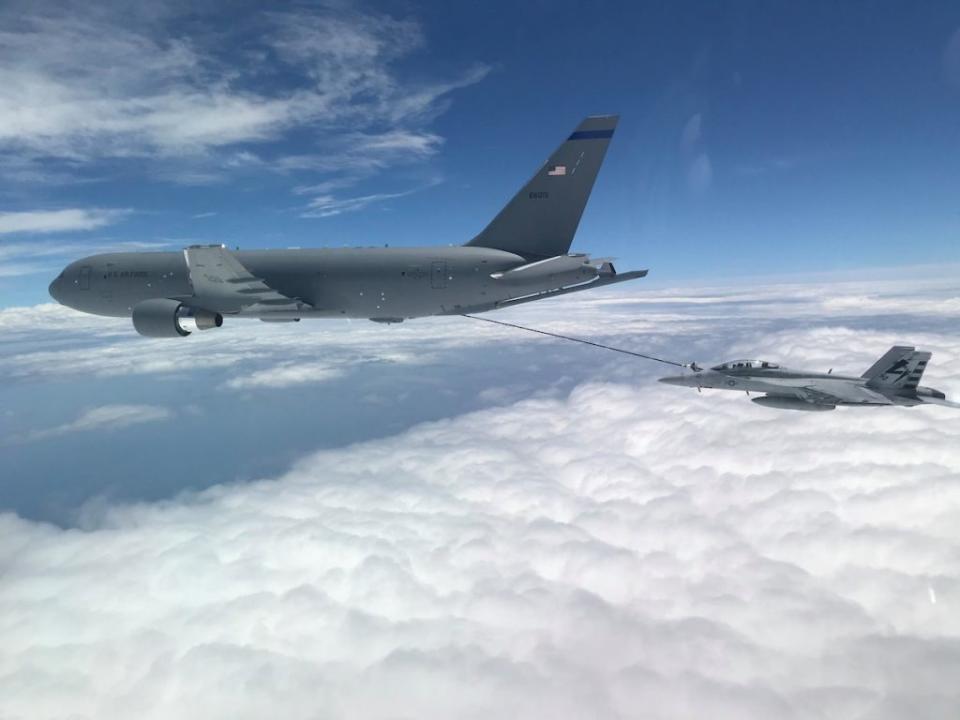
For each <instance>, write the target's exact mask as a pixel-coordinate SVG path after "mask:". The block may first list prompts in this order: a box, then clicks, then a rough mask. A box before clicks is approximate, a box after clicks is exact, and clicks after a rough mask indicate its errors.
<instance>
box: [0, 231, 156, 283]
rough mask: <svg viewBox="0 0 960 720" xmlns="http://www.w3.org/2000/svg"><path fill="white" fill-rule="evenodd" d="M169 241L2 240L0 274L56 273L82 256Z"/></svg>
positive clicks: (145, 247) (127, 250)
mask: <svg viewBox="0 0 960 720" xmlns="http://www.w3.org/2000/svg"><path fill="white" fill-rule="evenodd" d="M169 245H170V243H168V242H138V241H133V242H116V241H110V240H93V241H84V242H60V241H50V240H44V241H31V242H2V243H0V278H3V277H23V276H25V275H37V274H41V273H47V274H48V275H50V276H51V279H52V275H53V274H55V272H56V271H57V270H59V269H60V268H61V267H63V265H65V264H66V263H67V262H70V261H73V260H76V259H77V258H78V257H83V256H85V255H93V254H95V253H107V252H134V251H141V250H160V249H163V248H166V247H169Z"/></svg>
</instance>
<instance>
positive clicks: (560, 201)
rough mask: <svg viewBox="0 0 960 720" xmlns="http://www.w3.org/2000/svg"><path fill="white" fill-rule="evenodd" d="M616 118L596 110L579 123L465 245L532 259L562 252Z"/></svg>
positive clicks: (575, 225)
mask: <svg viewBox="0 0 960 720" xmlns="http://www.w3.org/2000/svg"><path fill="white" fill-rule="evenodd" d="M618 119H619V117H618V116H617V115H597V116H592V117H588V118H586V119H585V120H584V121H583V122H582V123H580V125H578V126H577V129H576V130H574V131H573V133H572V134H571V135H570V137H568V138H567V139H566V141H565V142H564V143H563V144H562V145H560V147H558V148H557V149H556V150H554V151H553V154H552V155H550V157H549V158H548V159H547V161H546V162H545V163H544V164H543V165H542V166H541V167H540V169H539V170H537V172H536V174H535V175H534V176H533V177H532V178H531V179H530V181H529V182H528V183H527V184H526V185H524V186H523V188H522V189H521V190H520V192H518V193H517V194H516V195H515V196H514V197H513V199H512V200H511V201H510V202H509V203H507V206H506V207H504V208H503V210H501V211H500V213H499V214H498V215H497V216H496V217H495V218H494V219H493V221H492V222H491V223H490V224H489V225H487V227H486V228H484V230H483V232H481V233H480V234H479V235H477V236H476V237H475V238H474V239H473V240H471V241H470V242H468V243H467V245H471V246H479V247H486V248H493V249H496V250H505V251H507V252H512V253H516V254H517V255H520V256H522V257H524V258H526V259H527V260H531V261H534V260H541V259H544V258H550V257H556V256H557V255H563V254H565V253H567V252H568V251H569V250H570V245H571V244H572V243H573V236H574V235H575V234H576V232H577V226H578V225H579V224H580V216H581V215H583V209H584V208H585V207H586V205H587V199H588V198H589V197H590V191H591V190H592V189H593V183H594V181H595V180H596V179H597V173H598V172H599V171H600V165H601V164H602V163H603V158H604V155H606V153H607V146H608V145H609V144H610V138H612V137H613V131H614V129H615V128H616V126H617V120H618Z"/></svg>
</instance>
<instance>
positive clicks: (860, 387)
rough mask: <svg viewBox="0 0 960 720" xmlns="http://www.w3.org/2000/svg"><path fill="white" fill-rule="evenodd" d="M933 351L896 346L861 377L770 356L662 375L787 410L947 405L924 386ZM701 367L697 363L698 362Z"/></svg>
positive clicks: (677, 382)
mask: <svg viewBox="0 0 960 720" xmlns="http://www.w3.org/2000/svg"><path fill="white" fill-rule="evenodd" d="M929 361H930V353H928V352H917V350H916V348H913V347H908V346H903V345H897V346H895V347H892V348H890V350H888V351H887V352H886V354H884V355H883V357H881V358H880V359H879V360H877V361H876V362H875V363H874V364H873V365H871V366H870V368H869V369H868V370H867V371H866V372H865V373H863V375H861V376H860V377H853V376H846V375H834V374H833V371H832V370H831V371H830V372H826V373H818V372H809V371H807V370H790V369H789V368H785V367H782V366H780V365H778V364H777V363H773V362H767V361H765V360H735V361H734V362H726V363H723V364H722V365H717V366H716V367H713V368H711V369H710V370H702V369H699V368H696V370H695V372H693V373H690V374H687V375H676V376H673V377H665V378H660V382H662V383H667V384H669V385H682V386H685V387H695V388H697V389H700V388H717V389H720V390H742V391H745V392H746V393H747V394H748V395H749V394H750V393H751V392H757V393H765V394H764V395H761V396H760V397H755V398H751V399H752V400H753V402H755V403H757V404H758V405H763V406H764V407H772V408H780V409H782V410H813V411H824V410H833V409H834V408H835V407H836V406H837V405H905V406H908V407H910V406H913V405H925V404H928V403H932V404H935V405H946V406H949V407H960V403H955V402H950V401H948V400H947V399H946V396H945V395H944V394H943V393H942V392H940V391H939V390H934V389H933V388H929V387H923V386H922V385H920V377H921V376H922V375H923V371H924V369H926V367H927V363H928V362H929ZM694 367H695V366H694Z"/></svg>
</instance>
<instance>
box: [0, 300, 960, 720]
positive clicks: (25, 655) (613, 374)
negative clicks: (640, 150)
mask: <svg viewBox="0 0 960 720" xmlns="http://www.w3.org/2000/svg"><path fill="white" fill-rule="evenodd" d="M818 292H819V294H818ZM857 292H858V293H859V292H860V291H859V290H857ZM807 293H809V294H807ZM852 293H853V291H850V292H847V293H846V294H845V295H844V297H850V296H852ZM938 293H939V294H938ZM955 294H956V293H955V292H953V293H952V294H951V292H950V291H949V290H947V291H944V290H942V289H941V290H939V291H937V292H930V293H927V294H926V295H923V297H927V298H931V297H934V298H940V299H944V298H946V299H949V298H950V297H955ZM879 295H880V294H878V293H870V292H865V293H862V294H859V295H857V296H858V297H860V298H861V300H860V301H858V302H857V303H855V304H856V307H857V312H856V313H852V315H851V316H850V317H852V316H854V315H855V316H857V317H860V318H861V320H860V321H858V322H856V323H855V322H852V321H849V318H848V320H844V321H841V320H839V319H837V318H836V317H834V318H827V319H826V320H824V319H822V318H821V319H820V320H817V321H812V320H810V317H811V316H812V315H813V313H812V312H811V307H812V305H813V304H815V303H821V302H826V301H827V300H828V298H826V297H825V293H824V291H823V289H822V288H821V289H819V291H811V290H809V289H805V290H801V289H796V288H794V289H790V290H783V289H781V290H780V292H779V294H778V293H777V292H776V291H775V290H773V289H770V290H767V291H764V293H760V294H759V295H756V294H755V295H754V296H752V297H751V298H744V297H739V298H738V299H736V300H734V301H733V303H734V304H736V305H738V307H740V308H741V311H740V313H739V314H738V315H732V314H730V313H728V312H720V311H718V310H717V304H716V303H713V304H711V303H701V302H699V301H697V300H696V297H694V296H690V297H688V298H681V297H679V296H677V295H676V294H675V293H674V294H665V295H664V296H663V297H661V298H660V302H661V303H663V305H661V306H658V307H655V308H652V311H653V312H652V313H651V312H646V311H643V310H641V311H640V312H638V313H636V315H635V316H634V319H633V322H634V323H635V324H634V325H632V326H630V328H629V329H630V332H628V333H626V334H625V336H624V337H622V338H621V342H622V343H625V344H627V345H631V344H634V343H637V342H643V343H646V344H647V345H650V344H653V345H655V346H660V347H662V348H664V349H665V350H666V351H668V352H670V353H672V354H675V355H681V354H682V353H685V352H686V351H691V352H693V351H697V352H698V355H699V351H703V352H707V351H709V352H710V354H711V355H712V356H714V357H711V358H710V359H718V360H720V359H724V358H726V357H727V355H730V356H734V355H758V354H759V355H765V356H770V357H771V358H775V359H781V360H788V359H789V360H790V362H791V364H794V365H799V366H801V367H802V366H804V365H810V366H812V367H816V368H819V367H822V366H824V365H826V364H828V363H829V364H835V365H836V366H837V368H838V369H843V370H851V371H853V370H857V369H860V368H862V367H866V365H867V364H869V362H870V361H872V360H873V359H874V358H875V357H876V356H877V355H878V354H879V353H880V352H882V351H883V350H884V349H886V347H887V346H889V344H892V343H893V342H896V341H898V340H910V341H914V342H916V343H918V344H922V345H924V346H925V347H929V348H930V349H932V350H934V353H935V354H934V359H933V363H932V364H931V367H930V370H929V371H928V375H927V376H925V378H924V380H925V382H929V384H931V385H934V386H937V387H941V388H942V389H944V390H947V391H951V390H952V391H954V392H956V391H957V390H958V389H960V337H958V336H957V334H956V331H955V329H954V323H955V317H951V316H950V315H949V312H943V313H940V314H939V315H937V314H936V313H937V308H938V307H942V305H938V304H937V303H936V302H930V303H928V305H926V306H924V305H923V304H922V303H919V304H918V307H921V308H925V309H921V310H920V311H918V314H917V315H914V316H912V317H910V318H909V320H910V323H911V324H912V326H913V327H914V328H915V330H914V332H913V333H912V334H903V333H902V332H901V331H900V330H899V329H896V330H891V329H889V328H890V326H896V321H895V320H894V319H892V318H891V316H888V315H884V316H883V318H882V321H881V320H880V319H878V317H877V316H876V315H872V314H870V312H869V310H868V307H869V305H870V304H871V303H873V302H877V303H880V304H881V305H883V304H889V297H890V296H891V293H889V292H887V293H884V294H882V295H883V297H880V296H879ZM914 295H915V296H918V297H919V295H918V294H917V293H916V292H915V293H914ZM729 296H730V294H728V295H727V297H729ZM836 297H837V293H834V295H833V298H834V301H835V299H836ZM804 298H808V299H806V300H805V299H804ZM810 298H815V300H814V299H810ZM650 299H651V297H650V296H649V295H647V296H638V297H636V298H634V300H635V303H634V304H633V305H631V303H630V302H625V299H624V298H612V299H610V301H609V302H608V301H607V300H598V301H595V302H593V303H582V302H579V303H570V304H568V305H567V306H565V312H564V313H562V314H561V313H558V314H557V315H556V316H555V317H564V318H565V319H564V320H563V321H562V322H553V323H551V328H552V329H556V330H561V331H563V330H578V331H580V332H584V331H585V330H587V329H588V328H590V327H593V328H594V333H595V334H597V333H599V332H600V330H602V329H604V328H608V326H607V325H606V323H608V322H612V321H611V320H610V318H611V316H613V318H615V319H616V320H617V321H620V322H624V321H626V320H627V317H628V315H629V312H628V311H627V310H625V309H624V308H629V307H635V306H637V305H643V304H644V303H646V302H648V301H649V300H650ZM724 302H727V301H726V300H725V301H724ZM847 302H848V303H849V302H850V301H847ZM947 307H949V306H947ZM567 311H568V312H567ZM538 312H546V311H545V310H540V311H538ZM881 312H884V311H881ZM924 312H927V313H928V314H929V316H928V317H927V319H926V320H923V319H922V318H920V315H922V314H923V313H924ZM671 313H675V314H676V315H677V321H676V322H675V323H671V324H670V325H666V324H661V327H660V332H659V333H656V332H654V331H653V330H652V329H651V328H650V327H649V323H651V314H653V315H655V316H657V317H661V316H663V315H668V314H671ZM39 315H40V314H39V313H38V316H39ZM723 315H727V319H726V320H724V319H723ZM745 318H749V320H748V321H745ZM516 319H518V320H520V319H521V318H516ZM432 327H434V331H436V332H437V333H438V334H437V336H436V337H434V338H433V339H434V340H435V342H434V343H433V346H434V347H435V348H438V352H439V349H443V351H444V352H446V353H453V354H455V353H457V352H459V353H460V354H461V355H463V356H464V357H466V356H468V355H470V354H472V353H475V352H476V344H477V343H483V342H490V339H491V338H498V339H500V340H501V341H502V340H503V338H505V337H508V335H507V334H501V331H500V330H499V329H498V330H492V331H491V333H490V334H484V333H483V332H478V334H477V335H476V336H475V337H474V338H473V339H472V340H470V341H465V340H463V339H462V338H461V339H460V340H456V338H455V337H454V335H455V333H454V332H453V331H452V330H450V339H449V342H450V345H449V346H446V345H445V341H444V340H443V338H444V336H445V334H446V333H447V332H448V330H449V328H448V326H447V325H437V326H432ZM708 327H709V328H710V329H709V330H707V328H708ZM437 328H440V329H439V330H437ZM691 328H699V330H696V329H694V330H691ZM258 329H259V328H258ZM357 330H358V331H359V332H360V333H361V335H363V334H365V333H366V332H367V330H366V327H365V326H364V327H362V328H358V329H357ZM688 331H689V332H690V335H686V334H685V333H687V332H688ZM324 332H326V331H324ZM428 332H430V331H428ZM645 332H650V333H651V334H650V336H649V337H648V336H645V334H644V333H645ZM694 333H697V334H698V335H697V336H698V337H701V338H704V339H703V340H702V342H703V343H704V344H703V345H702V346H698V345H697V342H698V341H697V340H695V339H694V338H693V334H694ZM347 335H349V336H350V337H351V338H353V339H352V340H344V343H345V344H347V345H349V343H350V342H355V343H356V344H355V345H353V346H351V347H352V348H353V349H352V351H357V350H358V349H364V351H367V350H368V349H369V350H370V352H372V349H370V348H372V345H371V346H370V347H369V348H368V346H367V345H366V342H367V341H366V340H365V339H359V338H358V337H354V336H353V334H352V333H347ZM104 337H105V340H104V341H103V342H105V343H106V344H107V345H106V346H108V347H110V346H111V345H110V344H111V343H114V340H115V338H113V337H112V336H109V335H106V336H104ZM381 337H382V336H381ZM394 337H396V336H394ZM678 337H679V338H680V340H679V341H678V340H677V338H678ZM192 339H193V338H191V340H192ZM217 342H220V341H217ZM458 342H459V343H461V344H460V345H458V344H457V343H458ZM524 342H526V341H524ZM530 342H531V343H537V342H540V340H539V339H534V340H531V341H530ZM232 343H233V341H232V340H231V344H232ZM401 345H402V344H401ZM113 346H114V347H117V348H122V347H123V345H122V343H119V342H117V343H114V345H113ZM290 347H292V342H291V343H290ZM536 347H541V348H544V350H543V352H550V353H554V354H556V353H563V352H570V350H569V349H559V348H558V346H557V345H556V344H553V343H549V342H548V343H547V344H546V345H537V346H536ZM560 347H563V346H560ZM637 347H638V349H640V348H639V346H637ZM458 348H459V349H458ZM401 349H402V348H401ZM547 349H549V350H547ZM648 349H649V348H648ZM63 352H68V351H66V350H64V351H63ZM121 352H122V350H121ZM191 352H192V351H191ZM197 352H198V353H199V351H197ZM220 352H222V353H223V355H224V356H225V357H232V356H233V355H232V354H233V353H234V352H237V350H236V348H232V349H231V348H227V347H221V348H220ZM305 352H310V351H309V350H307V351H305ZM392 352H397V348H396V347H394V348H393V349H392ZM264 353H266V351H264ZM332 354H333V356H334V361H332V364H326V363H327V361H326V359H325V360H324V363H325V364H324V365H323V367H321V368H318V370H319V371H320V372H321V374H323V371H327V372H330V370H329V368H335V367H336V366H337V364H336V360H335V358H336V357H338V355H337V353H336V352H334V353H332ZM281 357H282V355H281V356H278V357H276V359H275V365H276V367H277V373H278V375H277V377H278V378H279V380H277V381H276V382H267V381H266V378H268V377H269V373H267V369H268V368H269V367H272V365H270V360H269V356H268V355H266V354H264V355H262V356H258V357H256V358H254V359H253V360H251V359H250V358H243V357H241V358H239V359H237V360H236V362H235V364H232V365H229V366H224V367H230V368H237V369H241V368H248V366H249V365H250V363H251V362H252V363H253V369H251V370H249V371H247V370H244V372H242V373H238V374H237V375H236V376H234V377H233V379H234V380H239V378H241V377H242V378H245V379H247V380H249V382H248V383H247V384H246V385H247V387H246V389H245V390H244V392H255V393H272V392H277V391H278V390H277V388H279V387H282V385H283V384H285V383H287V382H295V383H302V382H303V381H302V379H301V378H300V377H299V376H296V375H295V374H294V373H293V372H292V371H291V370H290V369H289V367H290V365H289V362H290V360H289V358H287V359H281ZM444 357H445V358H446V359H447V360H449V358H450V357H453V355H451V354H447V355H444ZM570 357H571V362H574V361H575V362H582V360H583V358H584V357H585V356H584V355H582V354H578V353H571V355H570ZM586 357H595V356H593V355H589V356H586ZM706 357H707V356H706V355H701V356H700V359H704V358H706ZM407 361H411V362H413V359H411V358H409V357H408V356H406V355H404V354H402V353H401V354H400V356H399V360H398V362H401V363H402V362H407ZM419 361H420V362H423V361H422V359H420V360H419ZM4 362H6V363H7V367H8V369H9V368H15V367H21V368H22V370H23V372H24V373H26V372H27V365H20V366H18V365H17V363H18V360H17V358H16V357H8V358H7V359H6V360H5V361H4ZM604 362H606V361H604ZM609 362H610V363H612V364H610V365H603V364H602V363H598V365H597V366H596V367H595V368H594V369H595V371H596V373H597V375H598V377H599V379H597V380H593V381H586V382H584V381H578V382H577V383H576V384H575V386H574V387H573V389H572V391H570V392H563V393H560V394H557V393H553V394H543V393H540V392H530V391H527V392H524V391H523V390H519V391H518V390H517V389H516V388H514V389H512V390H511V389H510V388H509V383H508V382H507V381H506V380H505V382H504V385H503V387H499V388H498V387H496V386H493V385H491V386H490V387H489V388H488V391H489V393H490V396H491V397H493V398H497V399H498V400H499V402H500V403H501V404H499V405H495V406H492V407H488V408H486V409H483V410H479V411H476V412H471V413H468V414H464V415H460V416H457V417H452V418H450V419H446V420H441V421H438V422H432V423H426V424H421V425H418V426H416V427H413V428H411V429H409V430H406V431H404V432H401V433H399V434H397V435H394V436H391V437H387V438H383V439H377V440H371V441H368V442H365V443H360V444H356V445H352V446H348V447H344V448H340V449H333V450H326V451H322V452H319V453H315V454H312V455H309V456H308V457H305V458H303V459H302V460H300V461H299V462H297V463H296V465H295V466H294V467H293V468H292V469H290V470H289V471H288V472H286V473H284V474H283V475H282V476H281V477H278V478H276V479H271V480H263V481H260V482H255V483H247V484H233V485H222V486H218V487H215V488H211V489H209V490H207V491H205V492H203V493H200V494H194V495H189V496H181V497H177V498H174V499H171V500H168V501H165V502H160V503H149V504H147V503H143V504H134V505H119V506H107V507H101V508H98V509H96V510H94V509H90V514H89V516H88V517H87V519H86V522H85V523H84V525H83V528H84V529H74V530H62V529H59V528H55V527H53V526H50V525H45V524H42V523H34V522H30V521H26V520H23V519H21V518H18V517H17V516H15V515H13V514H6V515H3V516H0V536H2V537H3V538H4V542H3V543H2V544H0V568H2V578H3V580H2V583H0V717H13V718H18V717H23V718H48V717H64V716H76V717H91V718H98V719H99V718H107V719H108V718H128V717H143V718H168V717H179V718H193V717H197V718H211V717H230V718H259V717H264V716H267V715H269V716H280V717H289V718H364V717H370V718H400V717H443V718H447V717H477V718H480V717H484V718H486V717H491V716H493V717H538V718H539V717H551V716H552V717H558V718H567V717H570V718H574V717H613V718H616V717H622V718H628V717H636V718H702V717H711V718H738V719H740V718H765V719H766V718H770V717H784V718H900V717H903V716H904V715H909V716H910V717H919V718H954V717H956V714H957V708H958V707H960V690H958V689H957V687H956V682H955V680H956V677H958V675H960V613H958V612H957V604H958V602H960V530H958V528H960V451H958V449H957V448H958V447H960V412H957V411H951V410H949V409H945V408H938V407H925V408H913V409H906V408H891V409H882V410H880V409H878V410H854V409H848V410H838V411H836V412H833V413H826V414H805V413H789V412H776V411H771V410H767V409H764V408H760V407H757V406H755V405H753V404H752V403H750V402H749V401H748V400H746V399H745V398H744V397H742V396H741V395H739V394H733V393H722V392H714V393H703V394H702V395H701V394H697V393H696V392H694V391H689V392H687V391H684V390H683V389H680V388H675V387H667V386H663V385H659V384H657V383H653V382H649V377H647V376H643V377H646V379H643V380H642V381H641V382H635V381H634V380H635V379H636V377H637V374H636V372H637V371H636V369H635V368H636V366H635V365H632V364H630V363H621V362H620V360H619V359H618V358H613V359H611V360H609ZM57 367H59V368H60V369H59V370H58V371H57V372H58V373H66V374H67V376H68V377H69V374H70V373H71V372H73V371H72V370H71V369H70V368H69V367H68V365H67V364H66V363H65V364H64V365H62V366H59V365H58V366H57ZM46 372H48V373H49V372H53V371H52V370H50V369H49V368H48V369H47V370H46ZM117 372H118V373H121V374H122V372H123V371H122V370H118V371H117ZM156 372H159V371H156ZM570 372H571V373H575V370H574V369H573V368H571V369H570ZM258 373H259V374H258ZM118 376H120V375H117V376H114V377H118ZM22 377H26V376H22ZM446 377H447V379H448V381H449V382H451V383H454V382H456V377H457V369H456V366H453V367H452V368H448V371H447V374H446ZM335 378H336V375H335V374H334V375H332V376H331V377H330V378H329V379H327V380H321V381H318V382H339V380H337V379H335ZM230 381H231V379H230V378H227V379H226V382H227V385H225V386H224V387H223V388H222V389H221V390H219V392H221V393H224V394H228V395H229V394H230V393H231V392H233V389H232V388H231V387H230V386H229V383H230ZM504 388H506V389H504ZM262 397H265V398H269V397H270V395H269V394H266V395H263V396H262ZM518 397H519V399H517V398H518ZM184 472H185V473H189V472H190V470H189V465H188V464H186V463H185V464H184Z"/></svg>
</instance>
